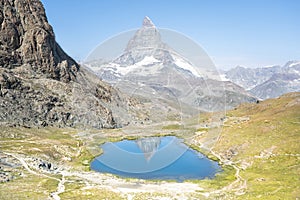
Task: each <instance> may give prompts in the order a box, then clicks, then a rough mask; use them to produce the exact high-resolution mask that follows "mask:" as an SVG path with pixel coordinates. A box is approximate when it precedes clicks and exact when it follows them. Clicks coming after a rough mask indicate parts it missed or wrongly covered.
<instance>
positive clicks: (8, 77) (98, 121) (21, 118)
mask: <svg viewBox="0 0 300 200" xmlns="http://www.w3.org/2000/svg"><path fill="white" fill-rule="evenodd" d="M0 25H1V26H0V123H1V124H5V125H21V126H28V127H30V126H49V125H50V126H57V127H64V126H70V127H94V128H103V127H105V128H114V127H117V126H122V125H123V124H126V123H128V121H130V120H135V119H136V118H134V117H132V116H133V115H131V114H132V113H134V111H133V110H135V109H138V108H134V106H135V107H138V103H137V102H136V101H134V100H132V99H129V98H127V97H125V96H123V95H121V94H120V93H119V92H118V91H117V90H115V89H114V88H112V87H111V86H109V85H108V84H106V83H104V82H102V81H100V80H99V79H98V78H97V77H95V76H94V75H93V74H92V73H91V72H90V71H89V70H87V69H85V68H84V67H82V66H79V65H78V64H77V63H76V62H75V61H74V60H73V59H72V58H70V57H69V56H68V55H67V54H66V53H65V52H64V51H63V50H62V48H61V47H60V46H59V45H58V44H57V43H56V41H55V35H54V32H53V29H52V27H51V26H50V24H49V23H48V21H47V17H46V15H45V10H44V7H43V5H42V3H41V2H40V1H39V0H25V1H24V0H0ZM124 119H126V120H124Z"/></svg>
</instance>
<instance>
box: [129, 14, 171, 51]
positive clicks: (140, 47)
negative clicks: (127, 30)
mask: <svg viewBox="0 0 300 200" xmlns="http://www.w3.org/2000/svg"><path fill="white" fill-rule="evenodd" d="M164 48H166V45H165V44H164V43H163V42H162V40H161V35H160V33H159V31H158V29H157V28H156V27H155V25H154V24H153V22H152V21H151V20H150V19H149V17H145V18H144V20H143V26H142V27H141V28H140V29H139V30H138V31H137V32H136V33H135V35H134V36H133V38H132V39H131V40H130V41H129V42H128V44H127V47H126V49H125V52H131V51H135V52H136V51H150V50H156V49H164Z"/></svg>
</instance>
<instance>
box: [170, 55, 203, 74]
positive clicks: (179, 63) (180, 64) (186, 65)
mask: <svg viewBox="0 0 300 200" xmlns="http://www.w3.org/2000/svg"><path fill="white" fill-rule="evenodd" d="M172 57H173V59H174V61H175V62H174V63H175V64H176V65H177V66H178V67H180V68H182V69H185V70H187V71H190V72H191V73H192V74H193V75H195V76H196V77H201V76H200V74H199V73H198V71H197V70H196V69H195V67H194V66H192V65H191V64H190V63H188V62H187V61H185V60H184V59H182V58H180V57H178V56H174V55H172Z"/></svg>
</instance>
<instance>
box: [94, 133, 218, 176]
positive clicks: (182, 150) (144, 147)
mask: <svg viewBox="0 0 300 200" xmlns="http://www.w3.org/2000/svg"><path fill="white" fill-rule="evenodd" d="M101 148H102V149H103V154H102V155H100V156H99V157H97V158H96V159H94V160H93V161H92V163H91V169H92V170H95V171H99V172H102V173H111V174H116V175H120V176H123V177H132V178H140V179H161V180H170V179H172V180H177V181H183V180H186V179H204V178H213V177H214V175H215V174H216V173H217V172H219V171H220V170H221V168H220V167H219V165H218V163H217V162H214V161H211V160H209V159H208V158H207V157H205V156H204V155H203V154H201V153H199V152H197V151H194V150H192V149H190V148H188V147H187V146H186V145H185V144H183V142H182V140H181V139H178V138H177V137H174V136H166V137H148V138H141V139H137V140H122V141H119V142H115V143H111V142H109V143H105V144H104V145H102V146H101Z"/></svg>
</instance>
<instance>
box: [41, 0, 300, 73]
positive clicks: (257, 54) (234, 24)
mask: <svg viewBox="0 0 300 200" xmlns="http://www.w3.org/2000/svg"><path fill="white" fill-rule="evenodd" d="M42 2H43V4H44V6H45V9H46V13H47V16H48V20H49V22H50V24H51V25H52V26H53V28H54V32H55V34H56V39H57V41H58V43H59V44H60V45H61V46H62V48H63V49H64V50H65V51H66V52H67V53H68V54H69V55H70V56H72V57H73V58H75V59H76V60H83V59H84V58H85V57H86V56H87V55H88V53H89V52H90V51H91V50H93V49H94V48H95V47H96V46H97V45H98V44H100V43H101V42H103V41H105V40H106V39H108V38H110V37H112V36H114V35H116V34H118V33H120V32H123V31H127V30H131V29H135V28H138V27H140V26H141V23H142V20H143V18H144V16H149V17H150V18H151V19H152V21H153V22H154V24H155V25H156V26H157V27H159V28H168V29H173V30H176V31H179V32H181V33H183V34H184V35H186V36H188V37H190V38H192V39H193V40H194V41H195V42H197V43H198V44H200V45H201V47H202V48H203V49H205V50H206V52H207V53H208V55H209V56H210V57H211V58H212V59H213V61H214V62H215V64H216V65H217V67H218V68H230V67H234V66H236V65H242V66H247V67H261V66H265V65H273V64H280V65H282V64H284V63H285V62H287V61H289V60H300V1H299V0H226V1H225V0H42Z"/></svg>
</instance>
